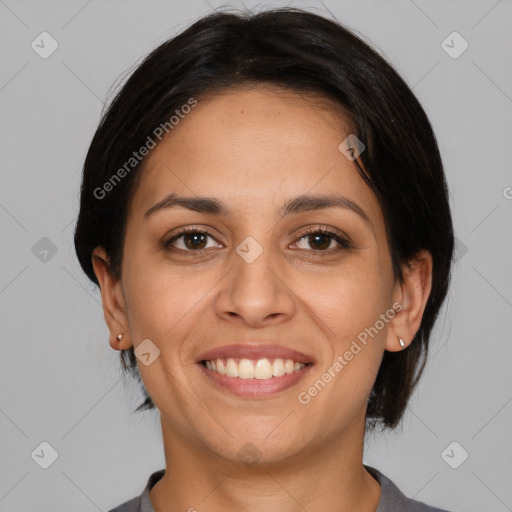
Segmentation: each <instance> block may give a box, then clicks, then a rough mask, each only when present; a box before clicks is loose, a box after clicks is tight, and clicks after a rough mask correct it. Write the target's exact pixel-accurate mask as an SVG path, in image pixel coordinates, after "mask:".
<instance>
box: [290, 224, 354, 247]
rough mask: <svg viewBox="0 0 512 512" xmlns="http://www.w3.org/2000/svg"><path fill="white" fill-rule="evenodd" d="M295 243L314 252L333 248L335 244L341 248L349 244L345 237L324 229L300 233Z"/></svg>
mask: <svg viewBox="0 0 512 512" xmlns="http://www.w3.org/2000/svg"><path fill="white" fill-rule="evenodd" d="M296 243H297V246H298V248H299V249H313V250H314V251H316V252H322V251H328V250H330V249H335V248H336V245H338V246H341V248H347V247H349V246H350V244H349V241H348V240H347V239H345V238H343V237H341V236H339V235H337V234H336V233H333V232H331V231H328V230H324V229H315V230H312V231H310V232H308V233H306V234H305V235H302V236H301V238H300V239H299V240H298V241H297V242H296ZM300 244H302V246H301V245H300Z"/></svg>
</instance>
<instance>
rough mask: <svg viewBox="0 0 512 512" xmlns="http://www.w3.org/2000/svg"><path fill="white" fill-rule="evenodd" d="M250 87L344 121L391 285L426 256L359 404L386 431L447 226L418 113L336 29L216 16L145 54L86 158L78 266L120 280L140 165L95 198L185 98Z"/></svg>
mask: <svg viewBox="0 0 512 512" xmlns="http://www.w3.org/2000/svg"><path fill="white" fill-rule="evenodd" d="M258 84H262V85H272V86H278V87H283V88H285V89H287V90H292V91H294V92H297V93H299V94H302V93H304V94H308V93H315V94H317V95H318V96H319V97H326V98H330V99H334V100H335V102H336V103H337V104H338V105H339V106H340V109H342V110H343V111H344V112H346V113H347V114H348V116H349V117H350V119H349V121H350V122H351V123H352V125H353V127H354V134H355V135H356V136H357V137H358V138H359V139H360V140H361V141H362V142H363V144H364V145H365V146H366V149H365V151H364V152H363V153H362V154H361V155H360V161H361V165H358V168H359V172H360V174H361V177H362V178H363V179H364V180H365V181H366V183H367V184H368V186H369V187H370V188H371V189H372V190H373V192H374V193H375V194H376V197H377V199H378V200H379V203H380V205H381V208H382V211H383V214H384V219H385V223H386V230H387V236H388V241H389V245H390V248H391V258H392V262H393V270H394V273H395V277H396V279H399V280H402V279H403V274H402V265H404V264H407V262H408V261H410V260H411V258H413V256H414V255H415V254H416V253H417V252H418V251H420V250H421V249H426V250H428V251H430V253H431V254H432V257H433V271H432V289H431V293H430V296H429V298H428V302H427V305H426V309H425V311H424V314H423V319H422V322H421V326H420V328H419V330H418V332H417V334H416V336H415V338H414V340H412V343H411V344H410V346H409V347H408V348H407V349H406V350H403V351H398V352H389V351H385V353H384V357H383V360H382V363H381V366H380V369H379V372H378V375H377V378H376V381H375V384H374V387H373V389H372V392H371V394H370V397H369V401H368V409H367V416H366V418H367V426H368V427H369V428H373V427H374V426H375V425H376V424H377V423H381V424H382V425H383V427H389V428H393V427H394V426H396V424H397V423H398V421H399V420H400V418H401V417H402V415H403V413H404V410H405V407H406V405H407V402H408V400H409V397H410V395H411V393H412V391H413V389H414V387H415V386H416V383H417V381H418V379H419V377H420V375H421V373H422V371H423V368H424V366H425V362H426V356H427V353H428V343H429V337H430V333H431V331H432V328H433V325H434V322H435V319H436V317H437V315H438V312H439V310H440V307H441V305H442V303H443V301H444V298H445V296H446V293H447V289H448V283H449V278H450V269H451V261H452V254H453V243H454V242H453V227H452V220H451V214H450V207H449V202H448V191H447V186H446V180H445V176H444V172H443V166H442V162H441V157H440V154H439V149H438V147H437V142H436V138H435V135H434V133H433V131H432V128H431V126H430V123H429V120H428V118H427V116H426V114H425V112H424V110H423V109H422V107H421V105H420V104H419V102H418V100H417V99H416V97H415V96H414V94H413V93H412V91H411V90H410V89H409V87H408V86H407V85H406V84H405V82H404V81H403V80H402V79H401V78H400V76H399V75H398V74H397V72H396V71H395V70H394V69H393V68H392V67H391V66H390V64H388V63H387V62H386V61H385V60H384V59H383V58H382V57H381V56H380V55H379V54H378V53H377V52H376V51H375V50H373V49H372V48H370V46H369V45H368V44H366V43H365V42H363V41H362V40H361V39H360V38H359V37H357V36H356V35H354V34H353V33H352V32H351V31H349V30H347V29H346V28H344V27H343V26H342V25H341V24H339V23H337V22H334V21H331V20H329V19H326V18H324V17H321V16H318V15H316V14H312V13H309V12H306V11H302V10H300V9H293V8H283V9H274V10H267V11H263V12H259V13H250V12H248V13H244V14H240V13H228V12H220V13H213V14H210V15H208V16H206V17H204V18H201V19H200V20H199V21H197V22H195V23H194V24H193V25H191V26H190V27H189V28H188V29H186V30H185V31H183V32H182V33H180V34H179V35H177V36H176V37H174V38H172V39H170V40H168V41H166V42H165V43H163V44H162V45H160V46H159V47H158V48H156V49H155V50H154V51H152V52H151V53H150V54H149V55H148V56H147V57H146V58H145V59H144V61H143V62H142V63H141V64H140V65H139V66H138V68H137V69H136V70H135V71H134V72H133V74H132V75H131V76H130V78H129V79H128V80H127V81H126V83H125V84H124V85H123V87H122V89H121V90H120V91H119V92H118V94H117V95H116V97H115V98H114V100H113V101H112V102H111V104H110V106H109V108H108V110H107V111H106V112H105V114H104V115H103V116H102V119H101V122H100V125H99V127H98V129H97V131H96V133H95V135H94V138H93V140H92V142H91V145H90V148H89V151H88V153H87V157H86V160H85V164H84V169H83V183H82V189H81V201H80V213H79V216H78V220H77V225H76V231H75V248H76V253H77V256H78V260H79V262H80V264H81V266H82V268H83V270H84V272H85V273H86V274H87V276H88V277H89V278H90V279H91V280H92V281H93V282H94V283H96V284H99V283H98V281H97V278H96V276H95V274H94V270H93V267H92V259H91V254H92V251H93V249H94V248H95V247H97V246H102V247H103V248H104V249H105V250H106V252H107V254H108V255H109V264H110V266H111V270H112V272H113V273H114V275H116V276H117V277H120V276H121V261H122V252H123V241H124V234H125V227H126V222H125V221H126V213H127V208H128V206H129V204H130V201H131V198H132V197H133V193H134V190H135V188H136V185H137V182H136V177H137V174H138V171H139V170H140V164H138V165H134V166H133V169H132V170H131V171H130V172H126V173H123V176H124V175H126V176H125V177H124V178H123V179H122V180H118V182H116V183H115V186H111V187H108V188H109V193H108V195H106V197H104V198H101V199H98V192H97V191H98V190H99V189H101V188H102V187H103V186H104V184H106V183H107V182H109V180H112V177H113V175H114V174H115V173H116V171H117V170H118V169H120V168H122V166H123V165H125V164H126V162H127V161H129V159H130V158H131V157H132V155H133V152H134V151H136V150H137V149H138V148H140V147H142V146H143V145H144V144H145V142H146V141H147V140H148V136H149V135H150V134H152V133H154V130H155V128H156V127H157V126H159V125H161V124H163V123H166V122H167V123H168V121H169V116H170V115H171V114H172V113H174V112H175V111H176V110H177V109H179V108H180V107H181V106H182V105H185V104H187V102H189V101H190V98H199V99H200V98H201V97H206V96H207V95H211V94H213V93H216V92H223V91H226V90H227V89H228V88H230V87H236V86H244V85H250V86H257V85H258ZM168 124H169V123H168ZM355 163H356V165H357V161H356V162H355ZM125 169H126V166H125ZM139 174H140V173H139ZM110 183H112V181H110ZM103 190H107V187H105V188H104V189H103ZM95 191H96V192H95ZM102 195H103V193H102ZM120 355H121V363H122V366H123V369H124V370H125V371H128V372H131V373H132V374H133V376H134V377H135V378H136V379H138V381H139V383H140V385H141V388H142V391H143V393H144V396H145V400H144V402H143V403H142V404H141V405H140V406H139V407H138V408H137V409H136V411H139V410H143V409H151V408H154V404H153V402H152V400H151V398H150V396H149V395H148V393H147V391H146V390H145V388H144V386H143V385H142V382H141V379H140V374H139V372H138V368H137V362H136V358H135V354H134V350H133V347H131V348H130V349H127V350H123V351H122V352H121V354H120Z"/></svg>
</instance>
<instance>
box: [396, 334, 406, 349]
mask: <svg viewBox="0 0 512 512" xmlns="http://www.w3.org/2000/svg"><path fill="white" fill-rule="evenodd" d="M397 338H398V343H400V346H401V347H402V348H404V347H405V341H404V340H403V339H402V338H400V336H397Z"/></svg>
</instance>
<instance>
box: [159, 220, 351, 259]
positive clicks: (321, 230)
mask: <svg viewBox="0 0 512 512" xmlns="http://www.w3.org/2000/svg"><path fill="white" fill-rule="evenodd" d="M188 233H196V234H201V235H206V236H209V237H211V238H213V239H214V240H216V239H215V237H214V236H213V235H212V234H211V233H209V232H208V231H204V230H202V229H198V228H184V229H183V230H181V231H180V232H179V233H177V234H176V235H174V236H173V237H172V238H170V239H169V240H167V241H166V242H164V244H163V245H164V248H165V249H169V246H170V245H171V244H172V243H173V242H175V241H176V240H178V239H179V238H181V237H183V236H184V235H186V234H188ZM316 234H321V235H325V236H328V237H329V238H332V239H333V240H335V241H336V242H338V244H339V245H340V246H341V247H339V248H338V249H335V250H333V249H323V250H322V249H319V250H315V249H310V250H308V249H299V250H305V251H307V252H314V253H323V254H332V253H333V252H338V251H341V250H343V249H349V248H351V247H352V245H351V243H350V241H349V240H348V238H345V237H343V236H340V235H338V234H337V233H334V232H333V231H329V229H327V228H325V227H313V228H309V229H308V230H307V231H305V232H304V233H302V234H301V235H300V236H299V237H298V238H297V240H296V241H297V242H300V241H301V240H303V239H304V238H307V237H308V236H311V235H316ZM294 243H295V242H294ZM329 245H330V244H329ZM209 249H210V248H208V249H199V250H191V249H190V250H189V249H178V250H179V251H183V252H188V253H193V254H197V255H201V254H204V253H207V252H208V251H209ZM315 256H317V255H315Z"/></svg>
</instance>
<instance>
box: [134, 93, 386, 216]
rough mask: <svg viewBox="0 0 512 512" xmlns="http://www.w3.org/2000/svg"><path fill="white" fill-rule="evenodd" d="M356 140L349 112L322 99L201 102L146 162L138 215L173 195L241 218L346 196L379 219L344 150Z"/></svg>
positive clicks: (242, 96) (228, 97)
mask: <svg viewBox="0 0 512 512" xmlns="http://www.w3.org/2000/svg"><path fill="white" fill-rule="evenodd" d="M350 133H351V122H350V119H349V118H348V116H346V115H345V114H344V113H343V110H342V108H341V107H340V106H339V105H337V104H336V103H335V102H334V101H332V100H329V99H327V98H323V97H320V96H311V95H307V96H304V95H302V94H300V95H299V94H297V93H294V92H292V91H289V90H283V89H278V88H272V87H268V88H267V87H265V88H261V87H258V88H238V89H232V90H228V91H225V92H223V93H219V94H216V95H213V96H209V97H207V98H204V99H198V103H197V106H195V107H194V108H193V109H192V110H191V112H190V113H189V114H187V115H185V116H183V118H181V119H180V120H179V123H178V124H176V125H175V126H174V127H173V129H172V131H170V132H169V134H168V135H167V136H166V137H165V138H164V139H163V141H162V142H161V143H159V144H158V145H157V146H156V148H155V149H153V150H151V152H150V153H149V155H148V156H147V157H146V158H145V160H144V162H143V166H142V169H140V171H139V172H141V173H142V174H141V177H140V180H139V183H138V185H137V190H136V191H135V194H134V196H133V204H132V210H133V211H134V212H135V211H139V212H140V211H141V210H144V212H145V211H146V210H147V209H148V208H150V207H151V206H152V205H153V204H154V203H156V202H157V201H158V200H159V199H161V198H162V197H163V196H164V195H165V194H169V193H170V192H178V193H182V194H185V195H189V196H190V195H209V196H216V197H219V198H220V199H222V200H224V201H225V202H227V203H229V204H232V205H234V206H233V208H234V209H237V207H238V208H239V209H241V210H243V209H247V208H252V209H254V208H258V207H261V206H262V205H264V204H268V203H269V202H270V203H272V204H275V207H276V208H277V207H278V206H279V204H277V202H276V201H277V198H278V197H281V198H282V197H283V196H285V197H287V198H289V197H292V196H298V195H302V194H307V193H309V192H311V193H333V192H339V193H343V194H344V195H347V196H352V197H353V198H358V199H359V200H360V201H363V202H364V203H366V204H367V208H366V209H367V211H368V210H369V214H370V215H371V214H372V212H373V214H374V215H376V216H378V214H379V212H378V210H379V208H378V205H377V203H376V199H375V197H374V195H373V193H372V192H371V191H370V189H369V188H368V187H367V185H366V184H365V183H364V182H363V180H362V179H361V177H360V175H359V173H358V172H357V170H356V166H355V164H354V162H352V161H350V160H348V159H347V158H346V157H345V156H344V155H343V153H342V152H341V151H340V150H339V145H340V143H341V142H342V141H343V140H344V139H345V138H346V137H347V136H348V135H349V134H350ZM279 202H281V200H279Z"/></svg>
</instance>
